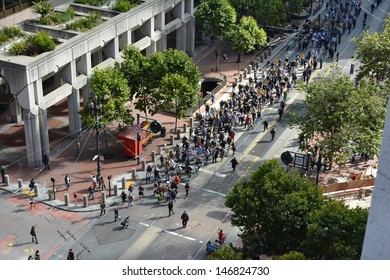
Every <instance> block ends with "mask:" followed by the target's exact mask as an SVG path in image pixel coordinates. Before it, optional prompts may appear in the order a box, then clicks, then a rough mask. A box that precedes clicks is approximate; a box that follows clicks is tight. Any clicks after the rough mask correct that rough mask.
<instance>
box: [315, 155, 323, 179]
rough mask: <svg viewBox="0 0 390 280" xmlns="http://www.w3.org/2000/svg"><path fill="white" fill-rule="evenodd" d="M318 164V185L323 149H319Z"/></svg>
mask: <svg viewBox="0 0 390 280" xmlns="http://www.w3.org/2000/svg"><path fill="white" fill-rule="evenodd" d="M316 165H317V177H316V185H318V178H319V176H320V171H321V167H322V149H320V150H319V151H318V160H317V162H316Z"/></svg>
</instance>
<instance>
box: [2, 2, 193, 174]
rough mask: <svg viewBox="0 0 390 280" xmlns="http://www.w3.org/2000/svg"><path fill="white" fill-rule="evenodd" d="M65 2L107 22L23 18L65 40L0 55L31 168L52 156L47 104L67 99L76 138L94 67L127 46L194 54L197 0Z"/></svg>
mask: <svg viewBox="0 0 390 280" xmlns="http://www.w3.org/2000/svg"><path fill="white" fill-rule="evenodd" d="M66 5H74V8H75V10H76V12H79V13H83V12H87V11H89V10H94V11H98V12H100V13H101V14H102V15H103V17H104V18H105V19H106V21H105V22H104V23H103V24H101V25H99V26H97V27H95V28H93V29H91V30H89V31H87V32H84V33H77V32H71V31H69V30H66V31H63V30H60V29H58V28H54V27H44V26H39V25H36V24H31V22H29V21H25V22H24V23H23V25H21V27H22V30H25V31H28V32H37V31H39V30H42V29H44V30H46V31H47V32H48V33H49V34H50V35H51V36H55V37H56V38H59V39H60V40H61V42H62V43H61V44H60V45H58V46H57V47H56V48H55V50H53V51H51V52H46V53H43V54H40V55H38V56H36V57H28V56H11V55H10V54H9V53H8V52H7V51H4V50H3V52H2V53H1V54H0V74H1V75H2V78H3V81H6V83H8V88H9V91H10V94H11V95H12V96H13V97H14V100H13V101H12V103H10V104H9V112H8V114H9V116H10V119H11V120H12V121H13V122H18V123H19V122H24V131H25V138H26V148H27V160H28V165H29V166H30V167H39V166H41V165H42V158H43V156H44V155H50V143H49V133H48V123H47V109H48V108H50V107H51V106H53V105H54V104H56V103H58V102H60V101H64V100H67V107H68V118H69V135H70V136H71V137H73V138H76V137H78V136H79V135H80V132H81V119H80V115H79V111H80V104H84V105H86V104H87V103H88V101H89V86H88V77H89V76H90V75H91V74H92V72H93V70H94V69H95V68H105V67H108V66H112V65H114V63H115V62H119V63H120V62H121V61H122V59H123V58H122V51H123V50H124V49H125V47H126V46H127V45H129V44H132V45H135V46H137V47H138V48H139V49H140V50H142V52H143V54H144V55H146V56H149V55H150V54H151V53H153V52H156V51H163V50H165V49H167V48H176V49H179V50H182V51H185V52H187V53H188V54H189V55H190V56H193V54H194V48H195V20H194V0H146V1H144V2H143V3H141V4H140V5H138V6H136V7H135V8H133V9H131V10H130V11H129V12H126V13H114V12H112V11H110V10H109V9H105V8H95V7H94V8H91V7H90V6H86V5H78V4H66ZM72 7H73V6H72ZM2 88H6V87H2ZM3 94H4V93H3Z"/></svg>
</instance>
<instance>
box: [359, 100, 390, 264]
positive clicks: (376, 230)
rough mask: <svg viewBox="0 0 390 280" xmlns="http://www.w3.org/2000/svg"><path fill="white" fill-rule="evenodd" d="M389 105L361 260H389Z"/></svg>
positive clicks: (389, 106)
mask: <svg viewBox="0 0 390 280" xmlns="http://www.w3.org/2000/svg"><path fill="white" fill-rule="evenodd" d="M389 165H390V105H389V104H388V105H387V115H386V120H385V129H384V132H383V137H382V144H381V149H380V153H379V162H378V172H377V175H376V178H375V187H374V192H373V193H372V198H371V206H370V211H369V213H368V219H367V227H366V233H365V235H364V242H363V250H362V255H361V259H363V260H389V259H390V239H389V231H390V215H389V214H388V213H389V211H390V204H389V199H390V188H389V185H390V177H389V168H388V167H389Z"/></svg>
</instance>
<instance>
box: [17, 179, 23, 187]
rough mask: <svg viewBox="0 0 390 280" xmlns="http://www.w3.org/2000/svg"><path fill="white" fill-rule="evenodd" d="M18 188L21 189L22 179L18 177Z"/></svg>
mask: <svg viewBox="0 0 390 280" xmlns="http://www.w3.org/2000/svg"><path fill="white" fill-rule="evenodd" d="M18 188H19V189H23V181H22V179H18Z"/></svg>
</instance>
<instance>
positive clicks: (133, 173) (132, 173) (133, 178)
mask: <svg viewBox="0 0 390 280" xmlns="http://www.w3.org/2000/svg"><path fill="white" fill-rule="evenodd" d="M135 179H137V169H135V168H134V169H131V180H135Z"/></svg>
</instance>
